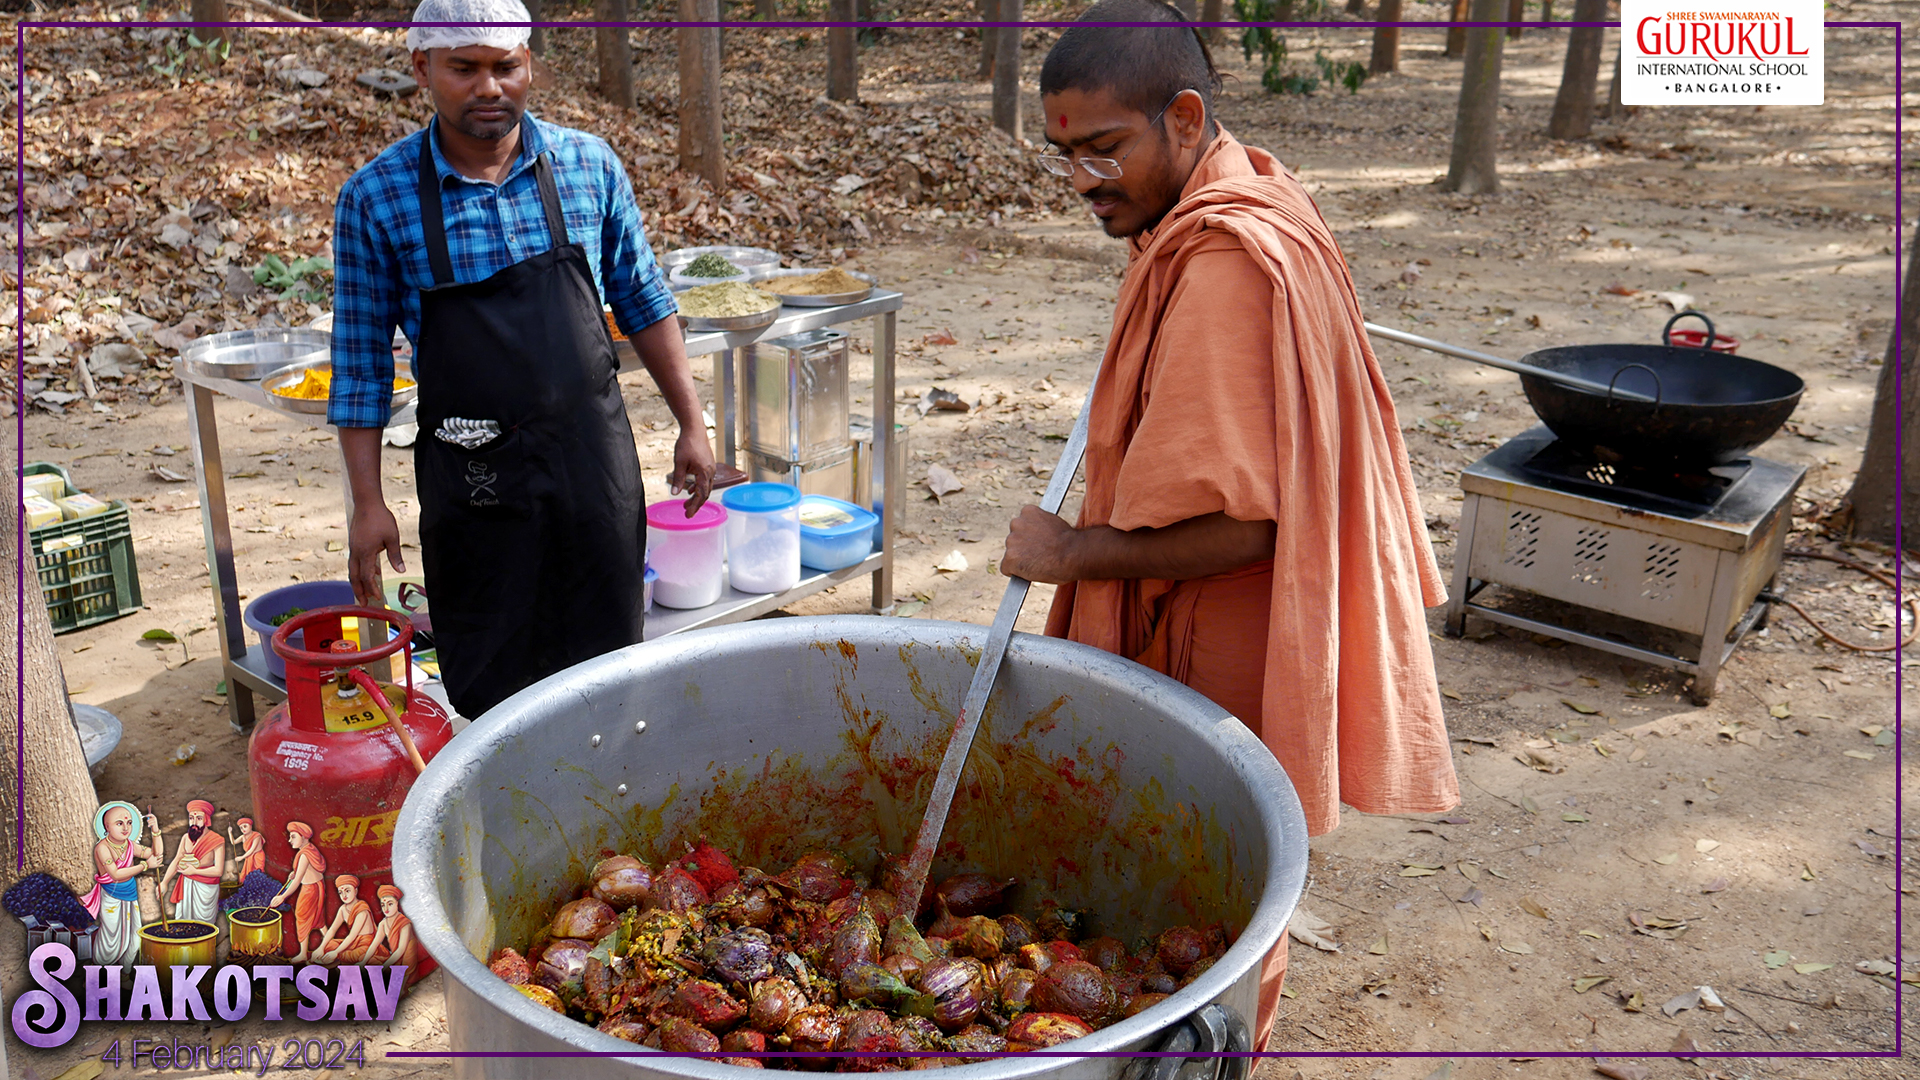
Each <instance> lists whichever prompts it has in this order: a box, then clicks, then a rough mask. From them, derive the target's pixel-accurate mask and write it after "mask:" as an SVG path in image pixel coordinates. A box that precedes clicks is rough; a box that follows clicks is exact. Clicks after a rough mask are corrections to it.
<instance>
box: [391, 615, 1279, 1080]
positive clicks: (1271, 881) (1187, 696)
mask: <svg viewBox="0 0 1920 1080" xmlns="http://www.w3.org/2000/svg"><path fill="white" fill-rule="evenodd" d="M874 625H875V619H874V617H873V616H869V615H830V616H800V617H795V618H789V619H779V620H771V621H763V622H752V623H746V624H740V625H734V626H721V627H713V628H709V629H705V630H698V631H692V632H689V633H685V634H676V635H674V636H673V637H671V638H667V639H664V640H662V641H655V642H642V643H640V644H637V645H630V646H627V647H626V648H624V649H619V650H616V651H614V652H611V653H608V654H606V655H604V656H600V657H597V658H595V659H593V660H589V661H586V662H585V663H582V664H579V665H576V666H575V667H572V668H569V669H567V670H566V671H562V672H560V673H558V674H555V675H552V676H549V677H548V678H546V679H544V680H542V681H540V682H538V683H535V684H534V685H532V686H530V687H528V688H526V689H524V690H522V691H520V692H519V693H517V694H515V695H513V696H512V697H510V698H508V699H507V700H505V701H503V702H501V703H500V704H499V705H496V706H495V707H494V708H493V709H491V710H489V711H488V712H487V714H486V716H485V717H484V718H482V721H481V723H482V724H483V725H484V730H485V731H486V732H487V734H488V736H490V737H492V736H498V737H502V738H504V737H505V736H506V735H507V734H508V733H509V732H510V731H512V730H516V729H521V728H530V727H533V726H535V723H536V722H537V720H538V717H539V714H540V713H541V712H543V711H544V707H545V706H547V705H548V704H549V699H550V698H552V697H553V696H554V695H555V693H556V692H557V691H559V689H560V688H561V687H563V686H564V687H566V689H565V691H564V692H565V693H566V694H567V695H570V696H571V695H578V694H579V693H580V691H579V689H578V688H577V686H578V684H592V683H595V682H598V681H600V679H599V678H598V676H601V675H603V674H611V673H613V672H614V671H624V670H626V669H629V668H632V667H635V666H652V665H656V664H665V663H674V662H676V661H685V660H697V661H698V662H699V663H698V665H697V666H704V667H706V668H707V669H708V670H724V669H725V667H724V664H723V663H721V662H719V661H720V660H721V658H720V657H718V656H716V655H715V654H718V653H722V652H726V651H730V650H731V648H733V647H734V646H737V645H751V646H753V647H755V648H762V649H764V648H769V647H785V648H790V649H806V648H809V647H812V646H813V645H814V644H815V643H817V642H820V641H823V640H825V641H832V640H836V639H842V638H852V639H853V640H855V641H856V642H858V641H859V640H860V639H861V638H862V637H864V636H865V635H862V634H860V633H859V630H860V629H861V628H863V627H872V626H874ZM987 629H988V628H987V627H985V626H978V625H974V624H972V623H958V622H945V621H940V620H932V619H928V620H915V625H914V642H915V644H917V645H921V646H924V647H929V648H942V647H946V648H961V649H968V650H977V649H979V648H980V647H981V646H982V645H983V644H984V642H985V638H986V634H987ZM1043 643H1044V648H1045V649H1046V650H1048V651H1054V650H1064V651H1067V652H1070V653H1074V654H1077V655H1075V657H1074V659H1075V663H1076V664H1077V665H1080V666H1081V667H1082V670H1083V673H1084V674H1086V675H1090V676H1092V677H1094V678H1096V679H1100V680H1103V681H1106V682H1108V683H1110V684H1113V685H1115V686H1116V688H1124V690H1125V692H1127V693H1128V694H1130V695H1132V696H1133V697H1135V698H1138V699H1144V700H1151V701H1158V702H1160V703H1162V704H1163V705H1165V706H1167V709H1166V712H1167V714H1168V715H1169V716H1170V717H1172V718H1175V719H1174V722H1177V723H1182V724H1184V725H1186V726H1187V727H1188V728H1190V729H1192V730H1193V731H1194V732H1196V733H1197V734H1200V735H1202V736H1203V737H1206V738H1208V739H1209V740H1210V741H1213V742H1216V743H1221V742H1224V743H1225V744H1226V745H1225V746H1224V747H1223V749H1224V751H1225V757H1226V758H1227V760H1228V762H1229V764H1230V766H1231V768H1232V769H1233V770H1234V771H1236V772H1237V773H1239V774H1240V775H1241V777H1242V778H1243V780H1244V781H1245V782H1246V784H1247V785H1248V787H1250V788H1252V789H1253V790H1256V791H1260V790H1264V791H1268V792H1270V793H1271V797H1270V798H1268V799H1266V800H1262V801H1261V802H1259V804H1258V807H1257V813H1258V815H1259V819H1260V823H1261V826H1262V828H1263V831H1264V832H1265V833H1266V838H1267V845H1268V850H1269V852H1270V857H1269V859H1268V865H1267V873H1266V880H1265V882H1264V884H1263V885H1262V888H1261V890H1260V893H1259V899H1258V900H1256V901H1255V904H1254V911H1253V915H1252V917H1251V918H1250V919H1249V920H1248V922H1247V925H1246V926H1245V927H1243V928H1242V929H1241V931H1240V933H1239V935H1238V936H1237V937H1236V938H1235V939H1234V943H1233V944H1232V945H1231V946H1230V947H1229V948H1228V950H1227V952H1226V954H1225V955H1223V956H1222V957H1221V958H1220V960H1219V961H1218V962H1216V963H1215V964H1214V966H1213V967H1212V968H1210V969H1208V970H1207V971H1206V972H1205V973H1204V974H1202V975H1201V976H1200V978H1198V979H1196V980H1195V981H1194V982H1193V983H1192V984H1191V985H1189V986H1187V987H1185V988H1183V989H1182V990H1180V991H1179V992H1178V993H1176V994H1173V995H1171V996H1170V997H1168V998H1167V999H1166V1000H1165V1001H1162V1002H1160V1003H1158V1004H1156V1005H1154V1006H1153V1007H1152V1008H1150V1009H1147V1010H1145V1011H1143V1012H1141V1013H1139V1014H1138V1015H1135V1016H1132V1017H1129V1018H1127V1019H1125V1020H1122V1021H1120V1022H1119V1023H1117V1024H1113V1025H1111V1026H1109V1027H1105V1028H1101V1029H1100V1030H1098V1031H1095V1032H1094V1033H1093V1034H1091V1035H1088V1036H1085V1037H1083V1038H1080V1039H1075V1040H1073V1041H1072V1042H1071V1043H1065V1044H1062V1046H1072V1047H1074V1048H1075V1049H1084V1050H1085V1051H1087V1056H1089V1057H1098V1056H1112V1055H1115V1054H1121V1053H1125V1052H1127V1051H1128V1050H1129V1049H1130V1048H1133V1047H1135V1044H1142V1043H1145V1041H1146V1040H1148V1039H1149V1038H1150V1037H1152V1036H1153V1035H1155V1034H1156V1033H1158V1032H1160V1031H1162V1030H1164V1029H1166V1028H1168V1027H1171V1026H1172V1025H1173V1024H1175V1023H1177V1022H1179V1021H1180V1020H1182V1019H1183V1018H1185V1017H1186V1016H1188V1015H1190V1014H1191V1013H1193V1012H1194V1011H1195V1010H1197V1009H1199V1008H1200V1007H1201V1006H1202V1005H1205V1004H1207V1003H1208V1002H1210V1001H1212V1000H1214V999H1215V998H1218V997H1220V996H1221V995H1222V994H1224V993H1225V992H1226V991H1227V990H1228V989H1229V988H1230V987H1232V986H1233V984H1234V983H1236V982H1238V981H1239V980H1240V979H1241V978H1242V977H1243V974H1244V973H1245V972H1247V971H1249V970H1253V971H1258V970H1259V969H1260V967H1261V965H1262V963H1263V962H1264V959H1265V954H1266V952H1267V951H1268V950H1269V949H1271V948H1272V947H1273V945H1275V944H1277V943H1279V941H1280V940H1281V938H1282V937H1283V935H1285V933H1286V924H1287V920H1288V919H1289V918H1290V917H1291V916H1292V914H1293V908H1294V906H1296V905H1297V904H1298V903H1299V898H1300V894H1301V891H1302V889H1303V888H1304V886H1305V883H1306V874H1307V844H1306V839H1307V823H1306V814H1305V812H1304V811H1303V810H1302V809H1301V806H1300V800H1299V798H1298V796H1296V795H1295V793H1294V790H1293V785H1292V783H1291V782H1290V781H1289V780H1288V779H1287V775H1286V772H1285V771H1284V770H1283V769H1281V767H1280V763H1279V761H1278V760H1277V759H1275V758H1274V756H1273V753H1272V752H1271V751H1270V750H1268V749H1267V747H1266V745H1265V744H1263V743H1262V742H1261V741H1260V740H1259V739H1258V738H1256V737H1255V736H1254V734H1253V733H1252V732H1251V731H1250V730H1248V728H1247V727H1246V725H1244V724H1242V723H1241V722H1240V721H1239V720H1237V719H1235V718H1234V717H1233V716H1232V714H1230V713H1228V712H1227V711H1226V710H1225V709H1223V708H1221V707H1220V706H1219V705H1216V704H1214V703H1213V702H1212V701H1209V700H1208V699H1207V698H1206V697H1204V696H1202V695H1201V694H1200V693H1199V692H1197V691H1195V690H1192V689H1190V688H1189V687H1187V686H1185V685H1182V684H1181V683H1179V682H1176V681H1175V680H1173V679H1170V678H1168V677H1167V676H1164V675H1161V674H1160V673H1158V672H1156V671H1153V670H1151V669H1150V668H1146V667H1143V666H1141V665H1139V664H1136V663H1134V662H1132V661H1130V660H1126V659H1123V658H1121V657H1119V656H1116V655H1114V654H1112V653H1107V652H1104V651H1102V650H1099V649H1095V648H1093V647H1092V646H1088V645H1081V644H1078V643H1076V642H1071V641H1066V640H1063V639H1058V638H1046V637H1041V636H1038V635H1033V634H1023V633H1016V634H1014V635H1013V639H1012V641H1011V642H1010V644H1009V645H1008V647H1007V658H1008V660H1010V661H1018V660H1019V659H1020V658H1021V654H1022V653H1023V652H1031V650H1033V649H1035V648H1036V647H1041V646H1042V644H1043ZM976 655H977V654H976ZM463 743H464V745H463ZM493 745H495V743H494V742H492V741H489V740H488V739H480V738H475V739H470V740H462V739H455V740H453V741H452V742H451V743H449V744H447V746H446V747H445V748H444V749H443V750H441V752H440V753H439V754H438V755H436V756H435V757H434V759H433V761H432V762H430V763H429V764H428V765H427V771H426V772H425V773H422V774H421V775H420V776H419V777H418V778H417V779H416V780H415V781H414V783H413V787H412V789H411V790H410V791H409V792H408V794H407V799H406V802H405V803H404V804H403V805H402V806H401V809H400V818H399V821H398V822H397V823H396V827H395V829H394V840H393V878H394V883H395V884H396V885H398V886H399V887H400V888H401V889H402V891H403V892H404V893H405V894H406V896H407V907H408V908H409V909H410V910H409V914H410V916H411V918H412V920H413V925H414V929H415V931H416V932H417V933H418V934H419V935H420V938H419V940H420V944H421V946H422V947H423V948H424V949H425V950H426V952H427V954H428V955H429V956H431V957H433V959H434V960H435V961H436V962H437V963H438V964H439V965H440V966H441V968H442V969H443V970H444V971H445V972H446V973H447V977H448V978H451V979H456V980H458V981H459V982H460V983H461V984H462V985H463V987H464V988H465V989H466V990H468V991H469V992H471V993H472V994H474V995H475V996H476V997H478V998H480V999H481V1000H483V1001H485V1002H486V1003H487V1005H489V1006H490V1007H492V1008H494V1009H497V1010H499V1011H500V1012H503V1013H505V1014H507V1015H508V1016H510V1017H511V1018H512V1019H514V1020H516V1021H518V1022H519V1023H521V1024H523V1025H525V1026H527V1027H529V1028H532V1029H534V1030H536V1031H538V1032H540V1034H542V1035H543V1036H545V1037H547V1038H549V1039H551V1040H553V1041H554V1042H556V1043H559V1044H563V1045H567V1046H570V1047H573V1048H575V1049H577V1050H586V1051H593V1052H600V1053H609V1054H615V1053H617V1054H618V1055H619V1057H620V1058H632V1059H634V1063H635V1064H645V1065H648V1066H649V1067H659V1066H657V1065H655V1062H664V1061H666V1060H671V1061H672V1062H673V1065H672V1070H673V1071H674V1072H675V1073H677V1074H680V1075H683V1076H687V1077H692V1078H697V1080H740V1078H741V1074H742V1073H743V1072H745V1071H749V1070H742V1069H741V1068H740V1067H739V1066H734V1065H726V1064H722V1063H720V1062H717V1061H708V1060H702V1059H698V1058H679V1057H674V1058H664V1059H663V1058H662V1057H660V1056H659V1055H660V1052H659V1051H656V1050H653V1049H651V1048H648V1047H643V1046H636V1045H635V1044H633V1043H630V1042H627V1041H626V1040H624V1039H618V1038H615V1037H614V1036H612V1035H608V1034H606V1033H604V1032H600V1031H596V1030H595V1029H593V1028H592V1027H589V1026H587V1025H586V1024H582V1023H580V1022H579V1021H577V1020H574V1019H572V1018H570V1017H567V1016H565V1015H562V1014H560V1013H555V1012H553V1011H551V1010H549V1009H547V1008H545V1007H543V1006H541V1005H539V1004H537V1003H536V1002H534V1001H533V1000H532V999H531V998H528V997H527V996H526V995H524V994H520V993H517V992H515V991H514V990H513V989H512V987H511V986H510V985H509V984H508V983H506V982H505V981H504V980H501V979H500V978H499V977H498V976H496V975H494V974H493V972H492V971H490V970H488V968H487V966H486V963H485V961H484V960H483V959H480V958H476V957H475V956H474V955H473V953H472V952H471V951H470V950H469V948H468V946H467V944H466V942H465V941H464V940H463V939H462V938H461V937H460V935H459V934H458V933H456V932H455V930H454V929H453V926H452V924H451V922H450V921H449V919H448V916H447V912H446V908H445V906H444V905H442V904H441V902H440V897H439V894H438V893H437V892H436V891H435V890H434V888H433V881H432V873H431V869H430V868H431V866H432V864H433V861H434V856H435V855H436V853H437V850H438V844H439V838H438V833H439V830H438V829H435V828H432V827H430V826H429V825H428V821H429V820H431V819H432V817H433V814H432V813H431V811H430V810H429V808H430V807H433V808H437V807H439V806H441V805H444V804H446V803H448V802H450V801H451V800H453V799H455V798H457V797H459V796H460V795H463V794H464V793H466V792H467V791H468V790H469V789H470V788H471V786H472V783H471V779H470V777H471V776H472V774H474V773H476V772H478V770H479V769H480V768H481V767H482V766H483V765H484V763H485V762H486V761H487V759H488V758H489V757H490V756H491V750H490V748H491V747H492V746H493ZM1289 837H1298V838H1299V843H1298V844H1288V843H1287V842H1286V841H1287V839H1288V838H1289ZM1289 896H1290V899H1288V897H1289ZM1262 941H1264V942H1267V943H1268V944H1266V945H1265V946H1261V945H1258V944H1256V942H1262ZM1246 1020H1247V1023H1248V1026H1249V1027H1252V1025H1253V1024H1254V1023H1255V1022H1256V1018H1254V1017H1247V1018H1246ZM454 1049H455V1050H456V1051H457V1050H459V1049H460V1048H458V1047H455V1048H454ZM1054 1049H1056V1050H1057V1049H1059V1048H1054ZM1255 1049H1258V1047H1256V1048H1255ZM1022 1059H1024V1060H1022ZM1074 1060H1077V1059H1073V1058H1058V1057H1041V1058H1034V1057H1032V1056H1031V1055H1025V1054H1022V1055H1017V1056H1013V1057H1006V1058H997V1059H994V1060H990V1061H985V1062H978V1063H974V1064H967V1065H956V1066H953V1067H950V1068H946V1069H942V1070H941V1074H942V1076H950V1077H952V1080H984V1078H989V1077H990V1078H992V1080H1013V1078H1016V1077H1027V1076H1035V1075H1038V1074H1041V1073H1048V1072H1053V1071H1055V1070H1058V1069H1060V1068H1062V1067H1064V1066H1066V1065H1068V1064H1069V1063H1070V1062H1072V1061H1074Z"/></svg>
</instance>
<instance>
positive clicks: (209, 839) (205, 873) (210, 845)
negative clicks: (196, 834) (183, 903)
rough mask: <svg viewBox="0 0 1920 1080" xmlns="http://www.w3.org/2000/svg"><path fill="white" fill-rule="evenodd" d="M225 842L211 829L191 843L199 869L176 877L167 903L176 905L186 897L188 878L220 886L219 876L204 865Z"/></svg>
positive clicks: (203, 883) (222, 837)
mask: <svg viewBox="0 0 1920 1080" xmlns="http://www.w3.org/2000/svg"><path fill="white" fill-rule="evenodd" d="M226 842H227V838H226V837H224V836H221V835H220V834H219V833H217V832H214V831H213V830H212V829H208V830H207V831H206V832H203V833H201V834H200V839H198V840H196V841H194V843H193V857H194V858H195V859H197V860H199V862H200V869H198V870H189V871H187V872H186V873H184V874H180V875H177V876H176V877H175V878H174V879H173V891H172V892H171V893H169V894H168V896H167V903H169V904H178V903H179V902H180V900H181V898H182V897H184V896H186V894H187V879H188V878H192V879H193V880H195V881H197V882H199V883H200V884H202V885H218V884H220V875H219V874H216V873H214V872H213V871H212V870H209V869H207V865H206V864H207V861H208V856H210V855H212V854H213V853H214V852H215V851H217V850H219V848H220V847H221V846H222V845H224V844H225V843H226Z"/></svg>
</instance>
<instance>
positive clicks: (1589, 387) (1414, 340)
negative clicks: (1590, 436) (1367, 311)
mask: <svg viewBox="0 0 1920 1080" xmlns="http://www.w3.org/2000/svg"><path fill="white" fill-rule="evenodd" d="M1363 325H1365V326H1366V328H1367V333H1369V334H1371V335H1373V336H1374V337H1377V338H1385V339H1387V340H1388V341H1397V342H1399V343H1400V344H1402V345H1411V346H1413V347H1414V348H1416V349H1425V350H1427V351H1428V352H1437V353H1440V354H1441V355H1443V356H1455V357H1459V358H1460V359H1462V360H1471V361H1473V362H1474V363H1476V364H1485V365H1487V366H1488V367H1497V368H1499V369H1501V370H1502V371H1511V372H1513V373H1514V374H1515V375H1531V376H1533V377H1534V378H1536V379H1541V380H1543V381H1546V382H1550V383H1553V384H1555V385H1557V386H1567V387H1572V388H1573V389H1575V390H1584V391H1586V392H1587V393H1589V394H1595V395H1598V396H1600V397H1609V396H1615V397H1622V398H1626V399H1627V400H1629V401H1652V400H1653V399H1652V398H1649V397H1647V396H1646V395H1645V394H1641V393H1637V392H1635V391H1632V390H1623V391H1621V392H1620V393H1618V394H1617V395H1616V394H1612V392H1611V391H1609V390H1608V389H1607V384H1606V383H1599V382H1594V381H1593V380H1591V379H1582V378H1580V377H1579V376H1578V375H1568V374H1566V373H1565V372H1560V371H1549V370H1547V369H1546V368H1543V367H1536V366H1534V365H1533V364H1525V363H1521V362H1520V361H1518V360H1509V359H1507V358H1506V357H1504V356H1495V355H1493V354H1492V353H1484V352H1481V351H1479V350H1478V349H1469V348H1465V347H1463V346H1460V345H1449V344H1447V343H1446V342H1444V341H1435V340H1433V339H1432V338H1426V337H1421V336H1420V335H1419V334H1409V333H1407V332H1406V331H1405V330H1395V329H1394V328H1393V327H1391V326H1381V325H1380V324H1379V323H1365V324H1363Z"/></svg>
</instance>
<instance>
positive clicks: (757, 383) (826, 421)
mask: <svg viewBox="0 0 1920 1080" xmlns="http://www.w3.org/2000/svg"><path fill="white" fill-rule="evenodd" d="M742 351H743V352H744V353H745V360H746V375H745V378H744V380H743V381H744V382H745V384H746V393H747V439H746V445H747V449H749V450H753V451H757V452H759V453H761V454H764V455H766V456H768V457H772V458H779V459H782V460H785V461H811V460H815V459H818V458H820V457H823V456H826V455H831V454H834V453H837V452H839V451H842V450H845V449H847V409H848V406H847V400H848V398H847V335H846V334H845V333H843V332H842V331H839V330H808V331H806V332H804V333H799V334H788V335H787V336H785V337H778V338H773V339H772V340H770V341H756V342H754V343H753V344H751V345H748V346H747V347H746V348H745V349H744V350H742Z"/></svg>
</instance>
